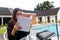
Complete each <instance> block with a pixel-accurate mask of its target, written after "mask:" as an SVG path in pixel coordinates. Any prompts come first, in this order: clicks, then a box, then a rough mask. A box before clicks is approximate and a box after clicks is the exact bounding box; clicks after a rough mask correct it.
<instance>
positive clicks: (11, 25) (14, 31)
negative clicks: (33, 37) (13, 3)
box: [7, 8, 30, 40]
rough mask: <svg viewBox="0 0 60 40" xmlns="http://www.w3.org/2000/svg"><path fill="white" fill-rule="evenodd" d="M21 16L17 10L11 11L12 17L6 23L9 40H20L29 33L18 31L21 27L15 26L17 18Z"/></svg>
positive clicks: (20, 12)
mask: <svg viewBox="0 0 60 40" xmlns="http://www.w3.org/2000/svg"><path fill="white" fill-rule="evenodd" d="M19 15H22V11H21V10H20V9H19V8H15V9H14V10H13V17H12V19H11V20H10V21H9V22H8V27H7V33H8V39H9V40H20V39H21V38H23V37H25V36H27V35H28V34H29V33H30V32H24V31H19V29H21V27H19V26H18V24H17V17H18V16H19Z"/></svg>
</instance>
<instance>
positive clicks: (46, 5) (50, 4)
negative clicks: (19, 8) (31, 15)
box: [34, 1, 54, 11]
mask: <svg viewBox="0 0 60 40" xmlns="http://www.w3.org/2000/svg"><path fill="white" fill-rule="evenodd" d="M53 3H54V2H49V1H44V2H43V3H38V4H37V5H36V8H34V10H39V11H43V10H48V9H53V8H54V5H53Z"/></svg>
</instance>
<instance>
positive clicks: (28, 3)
mask: <svg viewBox="0 0 60 40" xmlns="http://www.w3.org/2000/svg"><path fill="white" fill-rule="evenodd" d="M43 1H47V0H0V7H8V8H20V9H24V10H34V8H35V7H36V5H37V4H38V3H42V2H43ZM48 1H50V2H51V1H53V2H54V3H53V5H54V6H55V8H57V7H60V1H59V0H48Z"/></svg>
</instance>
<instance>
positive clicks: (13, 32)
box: [11, 24, 21, 36]
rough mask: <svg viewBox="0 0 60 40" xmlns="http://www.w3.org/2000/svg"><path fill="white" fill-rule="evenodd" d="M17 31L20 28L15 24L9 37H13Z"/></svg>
mask: <svg viewBox="0 0 60 40" xmlns="http://www.w3.org/2000/svg"><path fill="white" fill-rule="evenodd" d="M19 29H21V27H20V26H18V24H15V25H14V28H13V30H12V32H11V35H12V36H14V35H15V32H16V31H17V30H19Z"/></svg>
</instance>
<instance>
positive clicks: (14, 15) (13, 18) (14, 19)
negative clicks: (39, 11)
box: [11, 8, 22, 24]
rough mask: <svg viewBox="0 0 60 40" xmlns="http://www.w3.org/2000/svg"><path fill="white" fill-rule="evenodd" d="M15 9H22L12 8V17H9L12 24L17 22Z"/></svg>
mask: <svg viewBox="0 0 60 40" xmlns="http://www.w3.org/2000/svg"><path fill="white" fill-rule="evenodd" d="M17 11H22V10H21V9H19V8H15V9H14V10H13V15H12V19H11V21H12V22H13V24H16V22H17V19H16V13H17Z"/></svg>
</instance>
